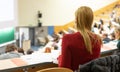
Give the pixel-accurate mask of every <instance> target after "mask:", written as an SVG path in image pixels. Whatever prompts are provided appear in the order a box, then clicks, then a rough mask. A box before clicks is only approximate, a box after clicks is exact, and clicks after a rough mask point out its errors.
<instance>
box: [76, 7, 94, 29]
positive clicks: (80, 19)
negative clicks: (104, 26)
mask: <svg viewBox="0 0 120 72" xmlns="http://www.w3.org/2000/svg"><path fill="white" fill-rule="evenodd" d="M93 18H94V16H93V11H92V9H91V8H90V7H87V6H81V7H80V8H78V9H77V11H76V12H75V21H76V28H77V29H78V30H85V29H87V30H91V27H92V22H93Z"/></svg>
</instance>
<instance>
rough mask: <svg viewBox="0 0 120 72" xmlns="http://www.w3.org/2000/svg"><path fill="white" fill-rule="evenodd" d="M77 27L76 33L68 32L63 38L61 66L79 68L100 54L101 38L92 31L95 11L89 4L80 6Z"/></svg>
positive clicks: (77, 12) (59, 61) (60, 57)
mask: <svg viewBox="0 0 120 72" xmlns="http://www.w3.org/2000/svg"><path fill="white" fill-rule="evenodd" d="M75 16H76V18H75V19H76V24H75V25H76V29H77V31H78V32H76V33H74V34H66V35H64V37H63V39H62V52H61V55H60V56H59V57H58V65H59V66H60V67H66V68H70V69H72V70H73V71H74V70H76V69H78V66H79V64H84V63H86V62H89V61H91V60H93V59H96V58H98V57H99V56H100V48H101V44H102V41H101V38H100V37H99V36H98V35H96V34H94V33H93V32H92V31H91V28H92V22H93V11H92V10H91V8H89V7H87V6H82V7H80V8H78V10H77V11H76V13H75Z"/></svg>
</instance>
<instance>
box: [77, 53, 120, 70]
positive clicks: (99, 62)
mask: <svg viewBox="0 0 120 72" xmlns="http://www.w3.org/2000/svg"><path fill="white" fill-rule="evenodd" d="M76 72H120V55H110V56H106V57H101V58H98V59H95V60H92V61H90V62H88V63H86V64H84V65H80V66H79V69H78V70H77V71H76Z"/></svg>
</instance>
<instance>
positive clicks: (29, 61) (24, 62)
mask: <svg viewBox="0 0 120 72" xmlns="http://www.w3.org/2000/svg"><path fill="white" fill-rule="evenodd" d="M113 50H116V45H112V44H110V45H107V44H105V45H103V47H102V48H101V54H104V53H107V52H111V51H113ZM59 52H60V50H52V52H51V53H43V51H36V52H34V53H33V54H31V55H24V56H21V57H20V58H13V59H6V60H0V72H13V70H17V69H25V68H31V67H36V66H37V67H44V68H46V67H48V65H50V67H51V64H54V61H55V60H56V59H57V57H58V55H59ZM55 63H56V62H55ZM55 66H57V65H52V67H55ZM39 69H40V68H39ZM33 72H34V71H33Z"/></svg>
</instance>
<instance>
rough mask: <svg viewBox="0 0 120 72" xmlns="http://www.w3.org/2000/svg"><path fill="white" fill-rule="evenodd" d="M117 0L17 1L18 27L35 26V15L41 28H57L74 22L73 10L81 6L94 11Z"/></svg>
mask: <svg viewBox="0 0 120 72" xmlns="http://www.w3.org/2000/svg"><path fill="white" fill-rule="evenodd" d="M115 1H117V0H84V1H83V0H18V7H19V8H18V9H19V10H18V12H19V13H18V17H19V19H18V23H19V26H37V13H38V11H40V12H41V13H42V14H43V16H42V18H41V22H42V25H43V26H53V25H54V26H59V25H64V24H66V23H69V22H71V21H73V20H74V12H75V10H76V9H77V8H78V7H79V6H82V5H87V6H90V7H91V8H92V9H93V11H96V10H98V9H100V8H102V7H104V6H106V5H109V4H111V3H113V2H115Z"/></svg>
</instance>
